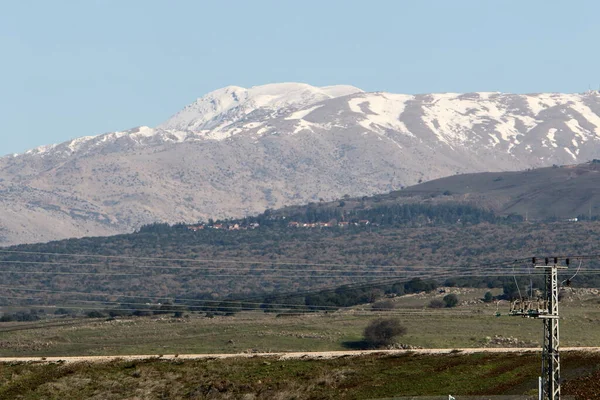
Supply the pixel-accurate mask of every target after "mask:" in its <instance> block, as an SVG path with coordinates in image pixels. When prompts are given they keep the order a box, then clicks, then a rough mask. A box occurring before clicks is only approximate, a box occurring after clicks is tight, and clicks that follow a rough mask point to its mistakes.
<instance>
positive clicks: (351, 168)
mask: <svg viewBox="0 0 600 400" xmlns="http://www.w3.org/2000/svg"><path fill="white" fill-rule="evenodd" d="M234 95H235V96H234ZM217 100H218V101H217ZM211 107H212V108H211ZM186 110H187V111H186ZM182 113H183V114H182ZM598 144H600V95H599V94H598V93H596V92H590V93H585V94H559V93H558V94H548V93H543V94H531V95H514V94H503V93H494V92H481V93H467V94H452V93H446V94H424V95H402V94H392V93H386V92H372V93H369V92H363V91H362V90H360V89H358V88H355V87H352V86H343V85H339V86H328V87H324V88H316V87H313V86H310V85H306V84H296V83H287V84H272V85H264V86H258V87H253V88H250V89H244V88H239V87H228V88H224V89H220V90H218V91H215V92H211V93H209V94H207V95H206V96H203V97H201V98H200V99H197V100H196V101H195V102H193V103H192V104H191V105H190V106H188V107H186V108H185V109H184V110H182V111H181V112H180V113H176V114H175V115H174V116H173V117H172V118H170V119H168V120H167V121H165V122H164V123H163V124H161V125H159V126H157V127H155V128H151V127H143V126H142V127H138V128H134V129H130V130H126V131H119V132H110V133H106V134H103V135H97V136H87V137H82V138H77V139H74V140H71V141H67V142H63V143H60V144H56V145H47V146H41V147H38V148H36V149H32V150H30V151H28V152H25V153H23V154H20V155H8V156H5V157H2V158H0V194H1V195H2V197H1V198H0V204H2V206H3V209H2V210H1V211H0V236H1V237H2V239H0V244H14V243H24V242H35V241H46V240H52V239H60V238H66V237H72V236H75V237H79V236H85V235H98V234H100V235H103V234H114V233H123V232H130V231H132V230H134V229H136V228H138V227H140V226H142V225H144V224H148V223H152V222H170V223H174V222H195V221H198V220H200V219H205V220H206V219H208V218H226V217H241V216H245V215H252V214H256V213H259V212H262V211H263V210H264V209H266V208H278V207H281V206H284V205H291V204H302V203H307V202H310V201H318V200H319V199H324V200H334V199H336V198H341V197H342V196H343V195H345V194H348V195H350V196H368V195H373V194H376V193H385V192H389V191H392V190H395V189H400V188H402V187H406V186H410V185H413V184H416V183H417V182H419V181H428V180H431V179H436V178H441V177H444V176H451V175H456V174H463V173H469V172H480V171H506V170H522V169H527V168H536V167H542V166H550V165H552V164H557V165H562V164H572V163H577V162H584V161H589V160H592V159H594V158H600V146H598Z"/></svg>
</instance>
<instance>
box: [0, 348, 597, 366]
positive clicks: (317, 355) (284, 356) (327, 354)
mask: <svg viewBox="0 0 600 400" xmlns="http://www.w3.org/2000/svg"><path fill="white" fill-rule="evenodd" d="M560 350H561V352H571V351H579V352H600V347H563V348H561V349H560ZM458 352H460V353H463V354H474V353H530V352H531V353H535V352H538V353H539V352H541V349H540V348H514V347H511V348H466V349H412V350H355V351H319V352H290V353H232V354H164V355H160V356H159V355H158V354H154V355H153V354H143V355H120V356H75V357H0V362H1V363H8V362H48V363H50V362H65V363H76V362H109V361H114V360H124V361H134V360H146V359H151V358H160V359H164V360H174V359H184V360H201V359H220V358H236V357H239V358H250V357H262V358H276V359H280V360H290V359H329V358H337V357H349V356H350V357H356V356H363V355H368V354H389V355H393V354H406V353H413V354H440V355H441V354H452V353H458Z"/></svg>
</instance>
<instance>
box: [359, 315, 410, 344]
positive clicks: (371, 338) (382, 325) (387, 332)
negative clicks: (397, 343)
mask: <svg viewBox="0 0 600 400" xmlns="http://www.w3.org/2000/svg"><path fill="white" fill-rule="evenodd" d="M405 333H406V328H405V327H404V326H402V325H401V324H400V321H399V320H397V319H395V318H386V319H384V318H380V319H376V320H374V321H371V322H370V323H369V325H367V327H366V328H365V331H364V337H365V342H367V344H368V345H369V346H370V347H382V346H388V345H390V344H392V343H393V342H394V338H395V337H397V336H401V335H404V334H405Z"/></svg>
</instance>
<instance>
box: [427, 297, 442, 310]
mask: <svg viewBox="0 0 600 400" xmlns="http://www.w3.org/2000/svg"><path fill="white" fill-rule="evenodd" d="M444 307H446V303H444V302H443V301H442V300H440V299H433V300H431V301H430V302H429V308H444Z"/></svg>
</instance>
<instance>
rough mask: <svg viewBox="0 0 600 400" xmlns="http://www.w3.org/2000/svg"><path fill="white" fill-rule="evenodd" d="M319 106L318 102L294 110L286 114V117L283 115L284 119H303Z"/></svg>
mask: <svg viewBox="0 0 600 400" xmlns="http://www.w3.org/2000/svg"><path fill="white" fill-rule="evenodd" d="M321 107H323V105H322V104H320V105H318V106H314V107H310V108H306V109H304V110H300V111H296V112H294V113H292V114H290V115H288V116H287V117H285V119H286V120H288V121H289V120H294V119H303V118H304V117H306V116H307V115H308V114H310V113H311V112H313V111H315V110H316V109H317V108H321Z"/></svg>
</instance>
